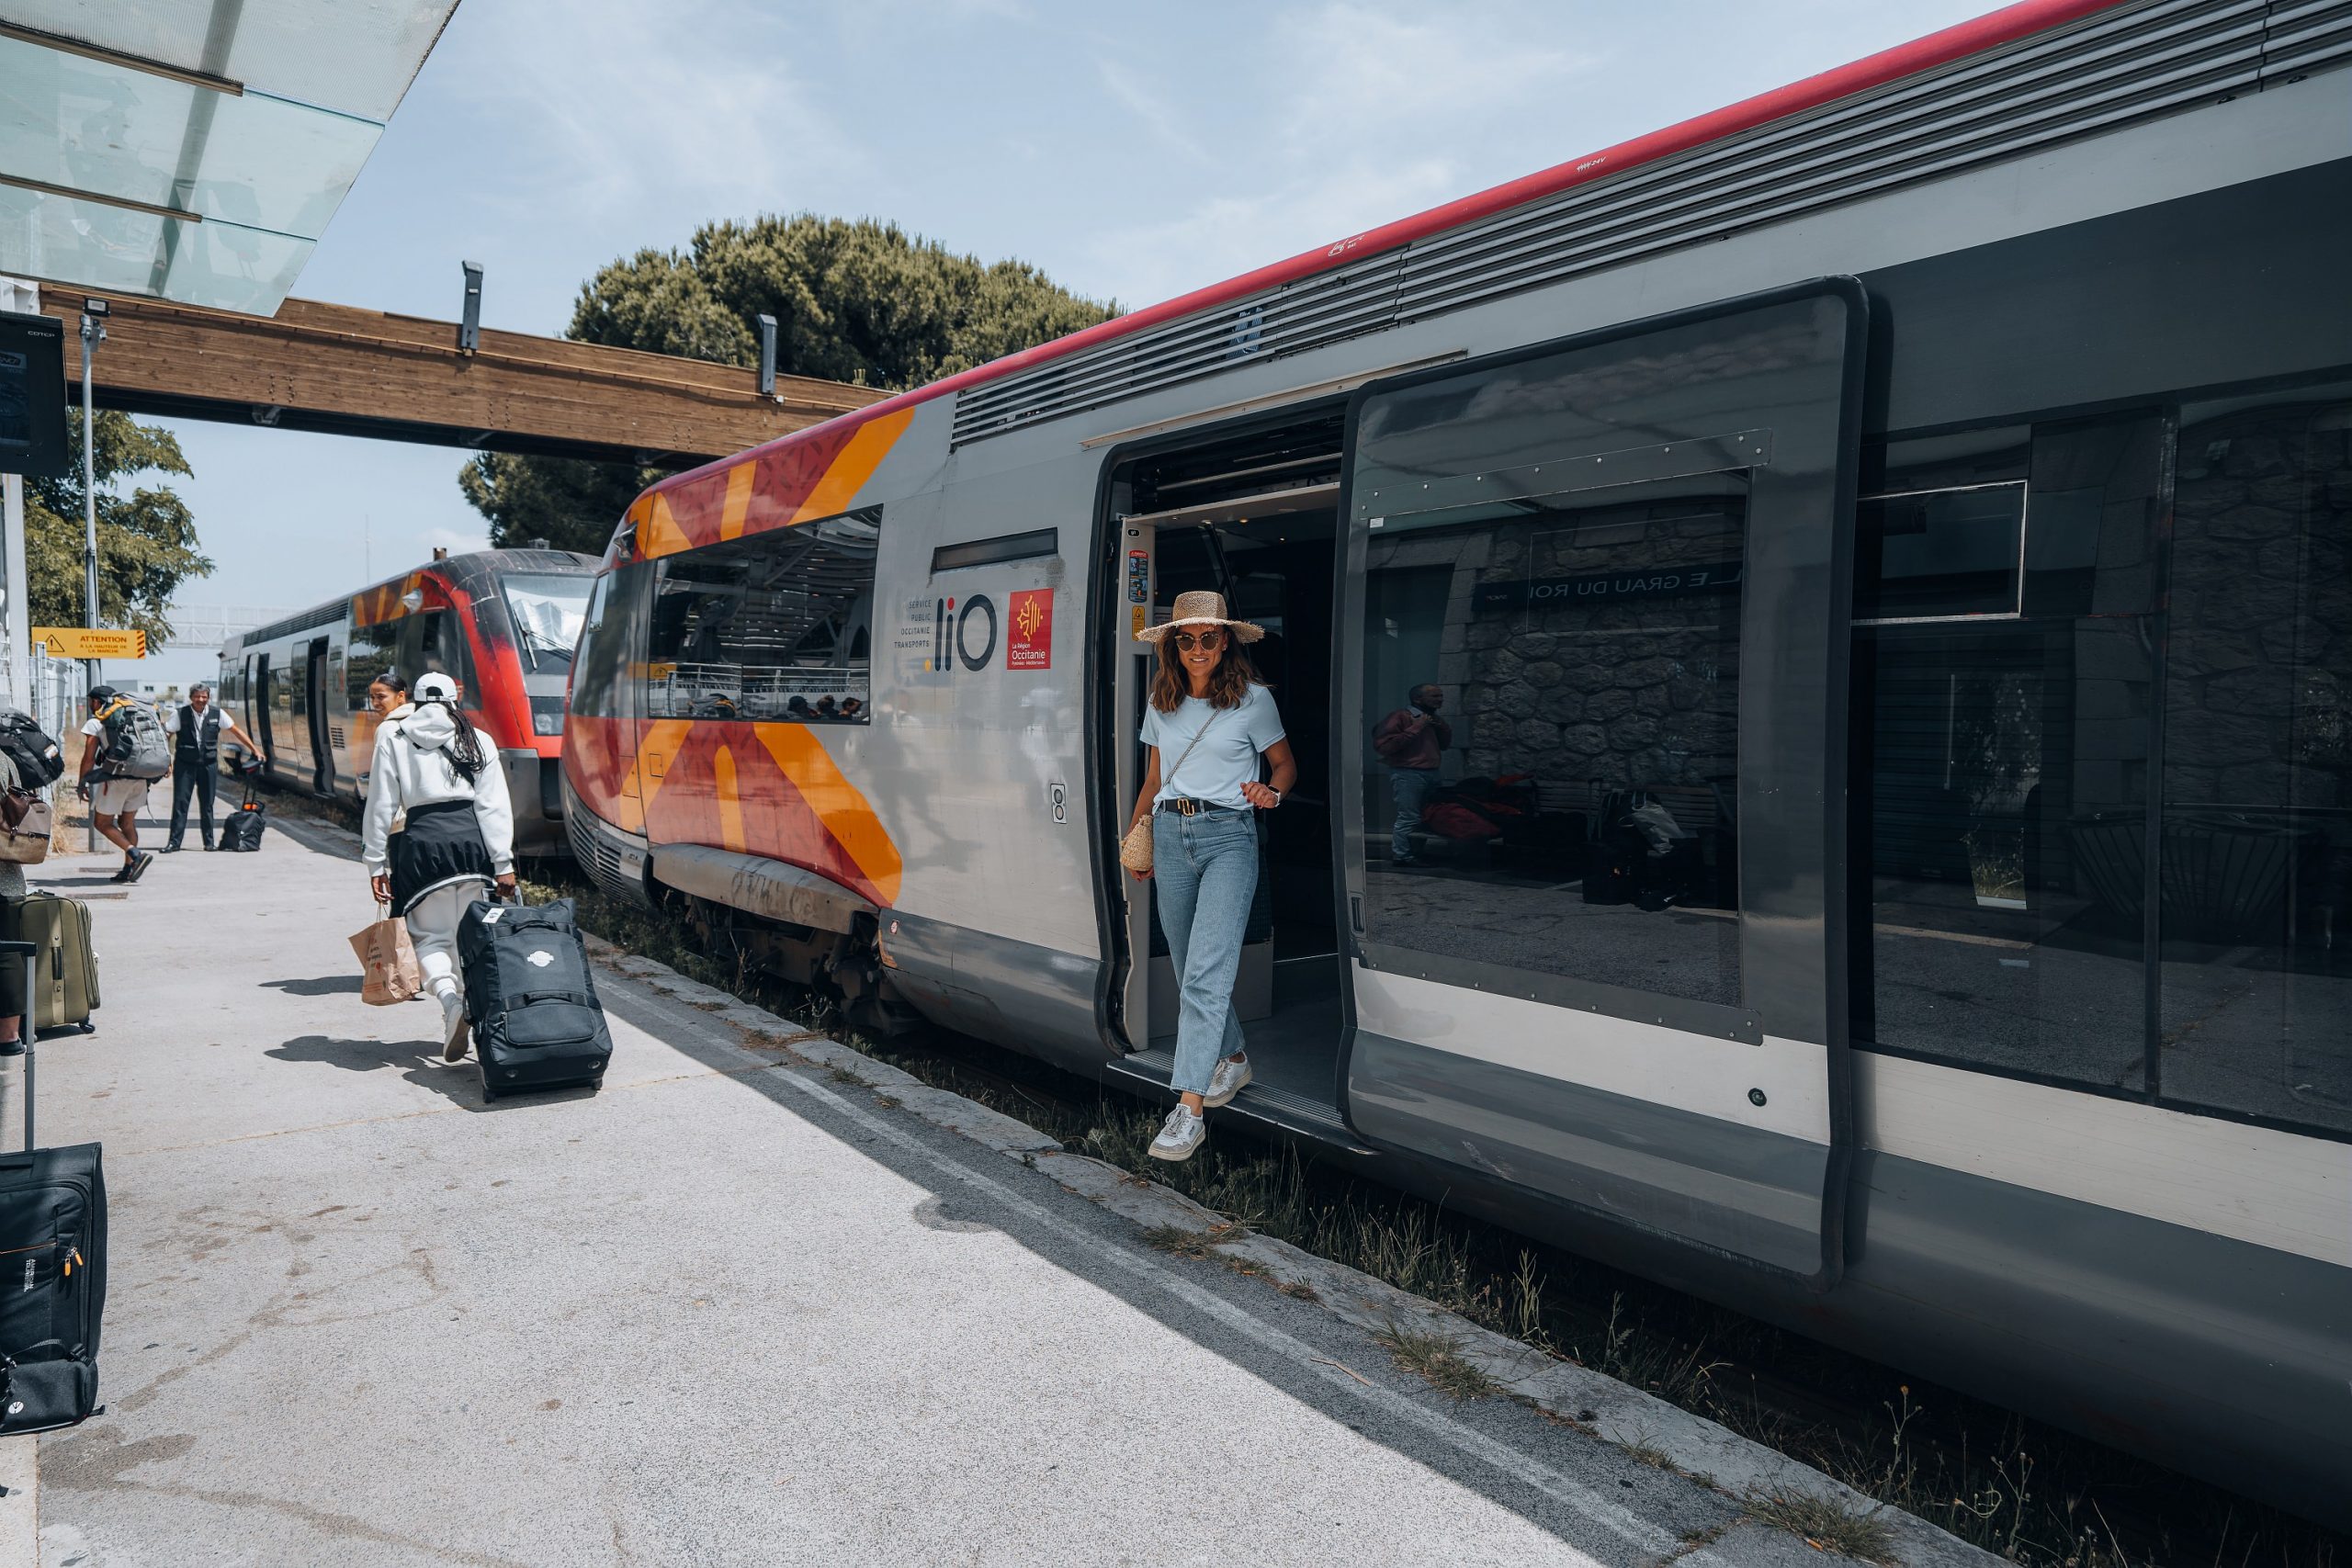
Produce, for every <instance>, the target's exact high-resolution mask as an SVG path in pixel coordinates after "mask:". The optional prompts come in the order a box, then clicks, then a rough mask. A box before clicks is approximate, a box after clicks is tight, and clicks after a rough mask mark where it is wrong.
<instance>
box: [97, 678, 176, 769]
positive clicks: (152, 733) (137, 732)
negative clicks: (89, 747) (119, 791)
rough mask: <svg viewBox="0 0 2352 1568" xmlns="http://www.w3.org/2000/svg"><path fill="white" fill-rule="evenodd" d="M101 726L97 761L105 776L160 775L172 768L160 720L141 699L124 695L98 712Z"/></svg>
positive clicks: (170, 750) (168, 742)
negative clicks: (130, 698) (136, 700)
mask: <svg viewBox="0 0 2352 1568" xmlns="http://www.w3.org/2000/svg"><path fill="white" fill-rule="evenodd" d="M98 722H99V723H100V724H101V725H103V726H105V733H104V734H103V735H102V736H101V737H100V739H102V740H103V741H104V742H105V748H104V750H101V751H100V752H99V753H98V761H99V764H100V765H101V766H102V767H103V768H104V769H105V770H106V773H107V777H108V778H117V779H149V780H153V779H160V778H162V777H163V776H164V774H165V773H170V772H171V771H172V747H171V741H170V739H169V738H167V737H166V736H165V735H164V721H163V720H162V719H160V718H157V717H156V716H155V714H154V710H153V709H152V708H150V707H149V706H148V705H146V704H144V703H134V702H131V701H130V700H129V699H128V698H125V699H123V700H121V701H119V702H117V703H115V704H114V705H113V706H111V707H109V708H107V710H106V712H104V713H103V714H100V715H99V716H98Z"/></svg>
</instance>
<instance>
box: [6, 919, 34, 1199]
mask: <svg viewBox="0 0 2352 1568" xmlns="http://www.w3.org/2000/svg"><path fill="white" fill-rule="evenodd" d="M39 953H40V947H39V946H38V945H36V944H35V943H32V942H0V964H6V962H7V961H8V960H9V959H11V958H21V959H23V960H24V961H25V1010H24V1013H23V1015H22V1016H21V1017H19V1018H18V1019H17V1051H16V1052H12V1053H9V1054H10V1055H17V1054H21V1055H23V1056H24V1058H25V1149H26V1152H27V1153H30V1152H31V1150H32V1146H33V980H34V978H35V976H34V973H33V972H34V970H35V969H36V968H38V967H39V963H38V959H37V955H38V954H39Z"/></svg>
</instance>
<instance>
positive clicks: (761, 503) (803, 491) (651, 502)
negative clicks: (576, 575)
mask: <svg viewBox="0 0 2352 1568" xmlns="http://www.w3.org/2000/svg"><path fill="white" fill-rule="evenodd" d="M914 417H915V416H914V410H912V409H899V410H898V411H896V412H891V413H885V414H878V415H876V416H874V417H871V418H861V417H860V416H858V415H854V414H847V415H843V416H842V418H841V419H837V420H833V421H831V422H829V423H825V424H820V425H819V426H817V427H816V428H815V429H813V430H809V431H804V432H802V433H801V434H799V435H797V436H794V437H790V438H788V439H786V440H785V441H781V442H778V443H776V444H775V445H774V446H763V447H760V448H758V449H756V450H754V451H752V452H747V453H745V454H744V455H743V456H742V457H739V458H736V459H735V460H734V461H733V462H731V463H729V464H727V465H726V466H724V467H721V468H713V469H710V470H708V471H707V472H703V473H697V474H693V475H690V476H688V477H686V478H684V479H679V480H677V481H674V482H673V483H670V484H667V485H664V486H662V488H660V489H658V490H653V491H648V492H646V493H645V494H644V495H641V496H639V497H638V499H637V501H636V502H634V503H633V504H632V505H631V506H630V507H629V509H628V521H629V522H631V523H633V524H635V525H637V541H636V545H635V547H634V548H633V550H632V552H631V554H632V557H633V558H635V559H638V560H655V559H659V558H661V557H662V556H670V555H675V554H677V553H678V552H679V551H681V550H691V549H694V548H695V547H697V546H701V545H715V544H718V543H719V542H720V541H721V540H725V539H736V538H741V537H742V536H745V535H747V534H763V533H766V532H767V531H768V530H769V529H771V528H788V527H790V526H792V525H794V524H796V523H807V522H809V521H812V520H813V519H816V518H820V517H832V516H837V515H839V514H840V513H844V512H847V511H849V510H850V509H851V508H852V507H853V506H854V505H856V504H857V497H858V492H859V491H862V490H864V489H865V484H866V481H867V480H868V479H872V478H873V477H874V470H875V469H876V468H880V467H881V466H882V459H883V458H885V457H888V456H889V455H890V451H891V449H892V448H893V447H895V446H898V444H899V437H900V436H901V435H904V434H906V432H907V426H908V425H909V424H910V423H913V422H914Z"/></svg>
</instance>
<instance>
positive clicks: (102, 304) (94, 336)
mask: <svg viewBox="0 0 2352 1568" xmlns="http://www.w3.org/2000/svg"><path fill="white" fill-rule="evenodd" d="M106 314H107V302H106V301H105V300H103V299H85V300H84V301H82V615H83V621H82V624H83V625H84V626H88V627H90V628H91V629H92V630H94V631H95V630H96V628H97V626H98V451H97V446H98V425H97V415H96V413H95V412H93V404H92V402H91V398H90V358H91V355H93V354H94V353H95V352H96V349H97V346H98V344H101V343H104V342H105V341H106V335H107V323H106ZM83 675H84V676H85V681H84V684H83V688H82V689H83V693H84V694H85V696H86V695H87V694H88V692H89V689H90V687H92V686H95V685H96V684H97V683H98V661H97V660H95V659H90V660H84V661H83ZM84 744H85V745H87V744H88V742H87V741H86V740H85V742H84ZM88 847H89V850H90V852H92V853H93V854H95V853H96V852H97V848H98V812H97V806H96V802H95V801H94V802H92V804H91V807H90V834H89V846H88Z"/></svg>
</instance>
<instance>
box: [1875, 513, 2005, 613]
mask: <svg viewBox="0 0 2352 1568" xmlns="http://www.w3.org/2000/svg"><path fill="white" fill-rule="evenodd" d="M2024 546H2025V484H2024V481H2022V480H2013V481H2010V482H2008V483H2004V484H1992V485H1971V486H1968V487H1966V488H1964V489H1957V490H1929V491H1900V492H1898V493H1895V494H1892V495H1873V496H1865V497H1863V498H1862V501H1861V504H1860V509H1859V514H1858V515H1857V517H1856V519H1855V524H1854V557H1855V558H1854V617H1855V619H1857V620H1925V619H1928V618H1930V617H1935V618H1951V617H1959V616H1965V615H2016V614H2017V613H2018V599H2019V595H2020V594H2021V593H2022V592H2023V591H2024V586H2025V549H2024Z"/></svg>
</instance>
